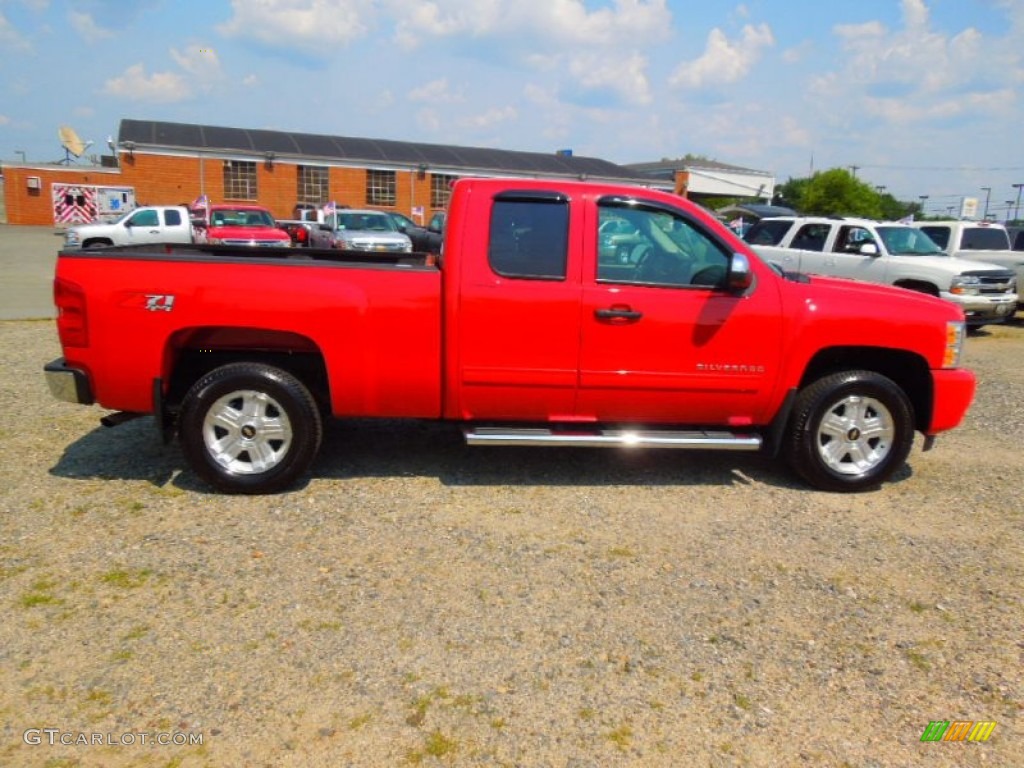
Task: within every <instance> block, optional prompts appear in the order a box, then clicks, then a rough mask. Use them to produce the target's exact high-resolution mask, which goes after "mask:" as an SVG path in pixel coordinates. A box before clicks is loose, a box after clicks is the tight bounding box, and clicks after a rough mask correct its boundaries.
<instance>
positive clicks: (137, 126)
mask: <svg viewBox="0 0 1024 768" xmlns="http://www.w3.org/2000/svg"><path fill="white" fill-rule="evenodd" d="M112 151H113V153H114V154H113V155H111V156H107V157H104V158H102V160H103V162H102V164H100V165H89V166H86V165H74V164H71V165H54V164H45V165H39V164H32V163H20V164H5V165H4V167H3V178H4V185H3V186H4V202H5V205H6V213H7V222H8V223H9V224H36V225H56V226H58V227H59V226H64V225H66V224H72V223H77V221H79V220H88V219H91V218H94V217H95V215H96V208H95V206H96V200H97V199H101V200H103V201H105V202H106V204H107V205H108V207H109V208H110V209H112V210H106V211H104V212H105V213H116V212H117V210H118V209H119V208H120V207H121V206H125V207H131V205H133V204H138V205H143V204H146V203H153V204H156V203H163V204H173V203H188V202H191V201H193V200H195V199H196V198H197V197H198V196H199V195H202V194H205V195H208V196H209V197H210V199H211V200H213V201H215V202H222V201H245V202H253V203H258V204H260V205H263V206H265V207H267V208H268V209H270V211H271V212H272V213H273V214H274V216H276V217H277V218H291V217H292V214H293V211H294V208H295V206H296V204H300V203H301V204H307V205H322V204H324V203H327V202H329V201H331V200H333V201H335V202H337V203H338V204H339V205H341V204H345V205H350V206H353V207H363V206H367V207H373V208H381V209H392V210H397V211H399V212H401V213H405V214H407V215H412V216H413V218H415V219H418V220H420V221H426V220H427V219H429V217H430V216H431V214H432V213H433V212H434V211H438V210H443V209H444V207H445V205H446V204H447V202H448V194H449V187H450V183H451V182H452V181H453V180H454V179H455V178H458V177H459V176H520V177H521V176H527V177H534V178H575V179H580V178H587V179H593V180H597V181H614V182H626V183H634V184H641V185H646V186H661V184H659V183H658V182H657V181H656V180H654V179H652V178H651V177H650V176H644V175H643V174H642V173H640V172H638V171H636V170H634V169H630V168H626V167H623V166H620V165H616V164H614V163H610V162H608V161H605V160H600V159H597V158H587V157H575V156H573V155H572V154H571V153H569V152H558V153H551V154H544V153H538V152H517V151H512V150H500V149H486V148H477V147H459V146H449V145H440V144H421V143H414V142H403V141H391V140H383V139H362V138H347V137H341V136H327V135H320V134H305V133H288V132H284V131H268V130H251V129H244V128H225V127H218V126H208V125H194V124H183V123H167V122H157V121H147V120H128V119H125V120H122V121H121V124H120V128H119V132H118V138H117V142H116V144H115V145H114V146H113V147H112Z"/></svg>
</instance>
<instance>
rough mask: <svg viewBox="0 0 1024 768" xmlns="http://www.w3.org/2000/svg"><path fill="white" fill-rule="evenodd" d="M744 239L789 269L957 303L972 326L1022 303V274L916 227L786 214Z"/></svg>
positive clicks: (999, 316) (1002, 317)
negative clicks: (952, 250) (955, 249)
mask: <svg viewBox="0 0 1024 768" xmlns="http://www.w3.org/2000/svg"><path fill="white" fill-rule="evenodd" d="M744 239H745V240H746V241H747V242H748V243H750V245H751V246H753V248H754V250H755V251H757V252H758V254H760V255H761V256H762V257H764V258H765V259H767V260H768V261H772V262H775V263H777V264H778V265H779V266H780V268H781V269H782V270H783V271H789V272H802V273H805V274H815V275H827V276H830V277H848V278H854V279H857V280H863V281H866V282H869V283H882V284H886V285H895V286H897V287H899V288H908V289H910V290H913V291H919V292H921V293H928V294H931V295H932V296H939V297H940V298H943V299H946V300H947V301H951V302H953V303H954V304H957V305H958V306H960V307H961V308H962V309H963V311H964V314H965V316H966V318H967V324H968V325H970V326H972V327H974V328H978V327H980V326H982V325H985V324H988V323H1001V322H1004V321H1005V320H1006V319H1007V318H1008V317H1010V316H1011V315H1012V314H1013V313H1014V312H1015V311H1016V308H1017V293H1016V283H1017V281H1016V275H1015V274H1014V273H1013V272H1012V271H1011V270H1008V269H1004V268H1002V267H1000V266H998V265H995V264H986V263H983V262H978V261H968V260H966V259H958V258H953V257H951V256H948V255H946V254H945V253H944V252H943V250H942V249H941V248H939V246H938V245H936V244H935V242H934V241H933V240H932V239H931V238H930V237H928V235H927V234H926V233H925V232H923V231H921V230H920V229H916V228H915V227H912V226H910V225H908V224H901V223H898V222H887V223H880V222H877V221H870V220H868V219H852V218H825V217H821V216H796V217H794V216H782V217H779V218H766V219H761V220H760V221H759V222H757V223H756V224H755V225H754V226H752V227H751V228H750V229H749V230H748V231H747V234H746V235H745V236H744Z"/></svg>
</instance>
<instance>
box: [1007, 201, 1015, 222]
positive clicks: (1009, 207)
mask: <svg viewBox="0 0 1024 768" xmlns="http://www.w3.org/2000/svg"><path fill="white" fill-rule="evenodd" d="M1012 210H1013V200H1007V201H1006V223H1007V224H1009V223H1010V211H1012Z"/></svg>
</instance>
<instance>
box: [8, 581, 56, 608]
mask: <svg viewBox="0 0 1024 768" xmlns="http://www.w3.org/2000/svg"><path fill="white" fill-rule="evenodd" d="M54 586H55V582H53V581H51V580H49V579H36V581H34V582H32V585H31V586H30V587H29V591H28V592H26V593H25V594H23V595H22V596H21V597H20V598H18V603H19V604H20V605H21V607H22V608H36V607H38V606H41V605H61V604H63V602H64V601H63V600H62V599H60V598H59V597H57V596H56V595H55V594H53V587H54Z"/></svg>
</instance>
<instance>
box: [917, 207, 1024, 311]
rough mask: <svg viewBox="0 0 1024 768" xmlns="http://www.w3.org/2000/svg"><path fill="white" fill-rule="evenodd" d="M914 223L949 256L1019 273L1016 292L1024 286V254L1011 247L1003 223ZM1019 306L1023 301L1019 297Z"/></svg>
mask: <svg viewBox="0 0 1024 768" xmlns="http://www.w3.org/2000/svg"><path fill="white" fill-rule="evenodd" d="M913 226H915V227H917V228H918V229H920V230H921V231H922V232H924V233H925V234H927V235H928V237H930V238H931V239H932V240H934V241H935V244H936V245H938V246H939V248H941V249H942V250H943V251H944V252H945V253H946V254H947V255H949V256H955V257H956V258H958V259H968V260H970V261H982V262H985V263H986V264H997V265H999V266H1000V267H1003V268H1005V269H1009V270H1012V271H1013V272H1015V273H1016V275H1017V293H1018V294H1019V293H1020V291H1021V288H1022V286H1024V256H1022V255H1021V254H1020V252H1019V251H1015V250H1012V248H1011V244H1010V236H1009V232H1008V230H1007V228H1006V227H1004V226H1003V225H1002V224H993V223H992V222H989V221H916V222H914V224H913ZM1017 306H1018V308H1020V307H1021V300H1020V299H1018V304H1017Z"/></svg>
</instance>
